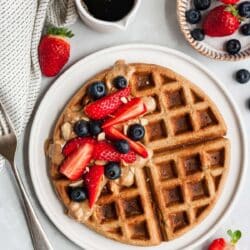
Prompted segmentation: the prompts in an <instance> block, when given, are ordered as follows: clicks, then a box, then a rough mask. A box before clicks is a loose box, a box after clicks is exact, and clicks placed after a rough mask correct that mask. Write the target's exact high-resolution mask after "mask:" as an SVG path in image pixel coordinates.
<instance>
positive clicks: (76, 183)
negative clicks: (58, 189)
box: [69, 180, 83, 187]
mask: <svg viewBox="0 0 250 250" xmlns="http://www.w3.org/2000/svg"><path fill="white" fill-rule="evenodd" d="M82 185H83V180H79V181H75V182H73V183H70V184H69V186H70V187H81V186H82Z"/></svg>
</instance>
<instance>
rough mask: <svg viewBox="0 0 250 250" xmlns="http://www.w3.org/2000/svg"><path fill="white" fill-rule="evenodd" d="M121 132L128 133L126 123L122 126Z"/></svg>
mask: <svg viewBox="0 0 250 250" xmlns="http://www.w3.org/2000/svg"><path fill="white" fill-rule="evenodd" d="M123 133H124V134H125V135H126V134H127V133H128V125H124V126H123Z"/></svg>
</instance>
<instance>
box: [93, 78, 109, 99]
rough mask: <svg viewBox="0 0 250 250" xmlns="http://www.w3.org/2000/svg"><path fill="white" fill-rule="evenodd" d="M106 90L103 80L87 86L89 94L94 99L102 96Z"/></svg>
mask: <svg viewBox="0 0 250 250" xmlns="http://www.w3.org/2000/svg"><path fill="white" fill-rule="evenodd" d="M106 92H107V91H106V85H105V83H103V82H94V83H92V84H91V85H90V86H89V95H90V97H91V98H93V99H94V100H97V99H100V98H102V97H104V96H105V95H106Z"/></svg>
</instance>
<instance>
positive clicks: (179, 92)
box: [50, 62, 230, 246]
mask: <svg viewBox="0 0 250 250" xmlns="http://www.w3.org/2000/svg"><path fill="white" fill-rule="evenodd" d="M116 74H122V75H125V76H126V77H127V79H129V83H130V86H131V88H132V95H133V96H138V97H144V96H151V97H153V98H154V100H155V102H156V104H157V105H156V109H155V110H154V112H152V113H150V114H147V115H146V116H145V117H144V118H145V119H147V121H148V124H147V125H146V126H145V128H146V129H145V131H146V134H145V137H144V141H143V143H144V145H145V146H146V147H147V148H149V149H151V150H152V151H153V157H152V158H151V159H150V160H149V161H148V162H145V164H144V165H143V166H140V167H136V166H135V168H133V175H132V176H133V178H134V181H133V184H132V185H131V186H123V185H120V184H119V183H117V182H116V181H109V180H105V181H104V182H103V185H104V186H103V188H102V190H100V191H101V194H100V197H99V198H98V200H97V202H96V204H95V206H94V209H93V211H91V213H90V214H91V216H90V217H88V218H85V219H84V220H83V219H82V216H81V215H82V213H83V209H86V207H87V206H86V201H85V202H82V204H81V203H80V204H77V203H75V202H72V201H71V200H70V199H69V197H68V188H69V185H72V182H70V181H69V180H67V179H66V178H65V177H64V176H62V175H61V174H60V173H59V171H58V169H59V165H60V163H61V162H62V161H63V156H62V154H61V145H63V144H64V143H65V138H64V137H65V135H64V134H63V133H62V131H61V128H62V126H64V125H65V123H67V124H72V123H73V122H75V121H77V120H79V119H81V118H84V114H83V112H82V110H83V106H84V105H86V104H87V103H88V101H89V100H88V97H87V94H86V89H87V87H88V85H89V84H90V83H92V82H94V81H96V80H101V81H105V82H106V84H107V86H108V87H110V82H111V81H112V78H113V77H114V76H115V75H116ZM225 134H226V125H225V122H224V120H223V117H222V116H221V114H220V113H219V111H218V109H217V108H216V106H215V104H214V103H213V102H212V101H211V100H210V98H209V97H208V96H207V95H206V94H205V93H204V92H203V91H202V90H200V89H199V88H198V87H197V86H195V85H194V84H192V83H191V82H189V81H188V80H187V79H185V78H183V77H182V76H180V75H178V74H176V73H175V72H173V71H172V70H170V69H167V68H163V67H161V66H158V65H149V64H130V65H124V64H123V63H122V62H119V63H118V64H116V66H115V70H114V68H110V69H107V70H105V71H103V72H101V73H99V74H98V75H96V76H94V77H93V78H92V79H90V80H89V81H88V82H87V83H86V84H84V86H83V87H82V88H81V89H80V90H79V91H78V92H77V93H76V94H75V95H74V97H73V98H72V99H71V100H70V102H69V103H68V105H67V106H66V107H65V109H64V110H63V112H62V114H61V116H60V117H59V119H58V121H57V124H56V126H55V129H54V133H53V139H52V142H50V144H52V145H53V150H52V152H51V153H50V156H51V161H50V176H51V179H52V183H53V185H54V187H55V190H56V192H57V194H58V196H59V198H60V199H61V201H62V203H63V204H64V206H65V208H66V212H67V213H68V214H69V215H70V216H72V217H73V218H75V219H76V220H78V221H79V222H81V223H83V224H85V225H87V226H88V227H89V228H91V229H93V230H94V231H96V232H97V233H100V234H102V235H104V236H106V237H108V238H111V239H114V240H117V241H120V242H123V243H126V244H133V245H141V246H151V245H157V244H160V243H161V242H162V241H169V240H172V239H175V238H177V237H179V236H180V235H182V234H184V233H185V232H187V231H189V230H191V229H192V228H193V227H194V226H195V225H197V224H198V223H200V222H201V221H202V220H203V219H204V218H205V217H206V216H207V215H208V214H209V212H210V211H211V209H212V208H213V206H214V205H215V203H216V200H217V199H218V197H219V194H220V193H221V190H222V188H223V185H224V182H225V178H226V176H227V173H228V168H229V156H230V144H229V141H228V140H227V139H226V138H223V136H224V135H225ZM67 136H68V138H69V139H70V138H73V137H75V134H74V132H72V131H69V132H68V135H67ZM130 171H131V170H130ZM73 185H74V183H73ZM72 210H73V212H74V213H72Z"/></svg>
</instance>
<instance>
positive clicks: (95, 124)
mask: <svg viewBox="0 0 250 250" xmlns="http://www.w3.org/2000/svg"><path fill="white" fill-rule="evenodd" d="M101 126H102V122H101V121H90V122H89V132H90V134H91V135H93V136H96V135H98V134H100V133H101V132H102V127H101Z"/></svg>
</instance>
